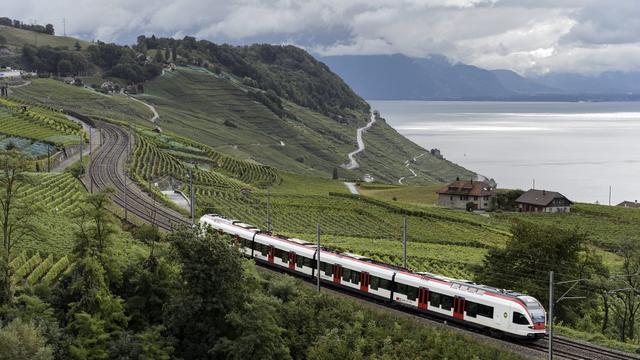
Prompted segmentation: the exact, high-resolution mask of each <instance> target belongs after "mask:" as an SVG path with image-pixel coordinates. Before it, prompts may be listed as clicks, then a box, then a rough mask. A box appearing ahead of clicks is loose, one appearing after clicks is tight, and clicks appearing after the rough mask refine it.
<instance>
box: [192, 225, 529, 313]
mask: <svg viewBox="0 0 640 360" xmlns="http://www.w3.org/2000/svg"><path fill="white" fill-rule="evenodd" d="M203 217H214V218H220V219H223V220H225V222H226V223H228V224H229V225H233V226H237V227H242V228H244V229H247V230H257V231H260V230H259V229H258V228H257V227H255V226H253V225H250V224H245V223H242V222H240V221H239V220H229V219H226V218H224V217H223V216H221V215H217V214H213V215H204V216H203ZM259 236H267V237H269V238H270V239H273V240H276V241H279V242H281V243H289V244H291V245H292V246H293V247H298V248H300V247H302V248H304V249H305V250H313V249H315V247H316V246H317V244H316V243H312V242H309V241H306V240H302V239H297V238H290V237H287V236H284V235H274V234H270V233H261V234H260V235H259ZM256 237H257V236H256ZM327 256H328V257H329V258H331V257H335V258H336V259H341V260H347V261H350V262H353V264H355V265H361V266H373V267H375V268H376V269H377V270H378V271H380V272H387V275H388V274H389V273H391V274H392V273H394V272H395V273H396V276H397V277H398V276H399V277H402V276H406V277H408V278H414V279H416V280H417V281H420V280H422V281H432V282H436V283H440V284H442V285H448V286H449V287H451V288H453V289H459V290H463V291H464V290H466V291H469V292H471V293H477V294H478V295H483V294H493V295H495V296H497V297H502V298H508V299H510V300H515V301H517V302H520V303H523V299H521V297H524V296H525V295H524V294H522V293H519V292H516V291H512V290H507V289H499V288H495V287H491V286H488V285H482V284H477V283H475V282H473V281H470V280H463V279H455V278H450V277H446V276H443V275H438V274H434V273H430V272H412V271H410V270H408V269H405V268H403V267H400V266H395V265H391V264H386V263H382V262H378V261H375V260H373V259H370V258H368V257H366V256H362V255H358V254H354V253H350V252H339V251H335V250H331V249H327V248H324V247H322V253H321V254H320V259H321V260H322V258H323V257H324V258H325V259H326V258H327Z"/></svg>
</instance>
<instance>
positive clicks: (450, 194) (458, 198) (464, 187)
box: [437, 179, 496, 210]
mask: <svg viewBox="0 0 640 360" xmlns="http://www.w3.org/2000/svg"><path fill="white" fill-rule="evenodd" d="M437 194H438V205H442V206H448V207H451V208H455V209H467V204H469V203H473V204H474V206H475V209H477V210H491V208H492V207H493V204H495V198H496V189H495V187H494V186H493V185H491V184H490V183H489V182H486V181H475V180H459V179H458V180H456V181H454V182H452V183H451V184H449V185H447V186H445V187H443V188H442V189H440V190H438V191H437Z"/></svg>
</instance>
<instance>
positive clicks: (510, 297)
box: [199, 214, 547, 340]
mask: <svg viewBox="0 0 640 360" xmlns="http://www.w3.org/2000/svg"><path fill="white" fill-rule="evenodd" d="M199 224H200V226H201V227H202V228H203V229H211V230H214V231H217V232H219V233H220V234H228V235H231V236H232V238H233V239H235V241H236V243H237V245H238V247H239V248H240V251H242V253H243V254H244V255H245V256H247V257H249V258H252V259H254V260H255V261H256V262H258V263H261V264H264V265H267V266H270V267H273V268H277V269H279V270H283V271H285V272H289V273H292V274H295V275H298V276H301V277H304V278H307V279H309V280H316V281H317V278H318V274H319V277H320V281H321V283H323V284H324V285H327V286H331V287H334V288H340V289H343V290H347V291H350V292H356V293H358V294H360V295H362V296H366V297H371V298H373V299H376V300H381V301H384V302H386V303H388V304H390V305H397V306H400V307H404V308H408V309H411V310H412V311H417V312H420V313H422V312H423V313H425V314H428V315H432V316H437V317H439V318H442V319H444V320H446V321H450V322H454V323H457V324H460V325H463V326H466V327H471V328H474V329H476V330H479V331H486V332H489V333H492V334H500V335H505V336H507V337H510V338H514V339H520V340H523V339H528V340H534V339H539V338H542V337H544V335H545V333H546V326H545V324H546V318H547V314H546V312H545V310H544V308H543V307H542V305H541V304H540V302H539V301H538V300H536V299H535V298H534V297H532V296H528V295H524V294H521V293H518V292H515V291H511V290H505V289H497V288H493V287H490V286H486V285H481V284H476V283H474V282H471V281H467V280H459V279H453V278H449V277H444V276H440V275H436V274H432V273H427V272H412V271H409V270H407V269H404V268H401V267H397V266H393V265H389V264H385V263H380V262H376V261H373V260H371V259H369V258H367V257H363V256H359V255H356V254H351V253H340V252H336V251H331V250H329V249H326V248H320V249H318V246H317V244H316V243H312V242H308V241H305V240H301V239H297V238H290V237H286V236H281V235H275V234H272V233H270V232H265V231H261V230H260V229H259V228H258V227H256V226H253V225H250V224H246V223H243V222H241V221H239V220H233V219H227V218H225V217H223V216H221V215H217V214H208V215H204V216H202V217H201V218H200V220H199ZM318 256H319V257H320V261H319V263H320V265H319V266H318V265H317V264H318ZM318 267H319V269H318Z"/></svg>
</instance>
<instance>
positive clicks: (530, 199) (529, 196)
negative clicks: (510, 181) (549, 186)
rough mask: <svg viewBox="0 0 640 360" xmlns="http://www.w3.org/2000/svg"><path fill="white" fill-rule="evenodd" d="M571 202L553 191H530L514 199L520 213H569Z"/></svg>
mask: <svg viewBox="0 0 640 360" xmlns="http://www.w3.org/2000/svg"><path fill="white" fill-rule="evenodd" d="M572 204H573V202H571V200H569V199H567V198H566V197H565V196H564V195H562V194H560V193H559V192H555V191H546V190H535V189H531V190H529V191H527V192H525V193H524V194H522V195H520V197H519V198H517V199H516V209H518V211H520V212H548V213H556V212H569V211H571V205H572Z"/></svg>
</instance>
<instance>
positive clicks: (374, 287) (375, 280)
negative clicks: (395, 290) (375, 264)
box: [369, 275, 380, 290]
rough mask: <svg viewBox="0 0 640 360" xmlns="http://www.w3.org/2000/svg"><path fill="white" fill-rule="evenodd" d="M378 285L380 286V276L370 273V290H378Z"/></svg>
mask: <svg viewBox="0 0 640 360" xmlns="http://www.w3.org/2000/svg"><path fill="white" fill-rule="evenodd" d="M378 286H380V278H379V277H377V276H373V275H371V283H370V284H369V287H370V288H371V290H378Z"/></svg>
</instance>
